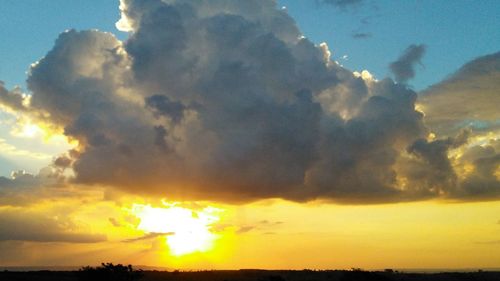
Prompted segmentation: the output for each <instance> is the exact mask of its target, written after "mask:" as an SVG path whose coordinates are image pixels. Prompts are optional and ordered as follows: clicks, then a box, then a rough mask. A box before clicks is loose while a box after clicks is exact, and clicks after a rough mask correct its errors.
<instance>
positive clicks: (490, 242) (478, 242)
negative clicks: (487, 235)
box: [474, 240, 500, 245]
mask: <svg viewBox="0 0 500 281" xmlns="http://www.w3.org/2000/svg"><path fill="white" fill-rule="evenodd" d="M474 244H478V245H500V240H490V241H477V242H475V243H474Z"/></svg>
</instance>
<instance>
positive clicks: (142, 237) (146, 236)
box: [122, 232, 175, 243]
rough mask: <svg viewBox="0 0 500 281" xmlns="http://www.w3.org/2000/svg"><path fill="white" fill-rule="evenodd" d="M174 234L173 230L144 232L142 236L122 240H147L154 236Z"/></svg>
mask: <svg viewBox="0 0 500 281" xmlns="http://www.w3.org/2000/svg"><path fill="white" fill-rule="evenodd" d="M174 234H175V233H174V232H165V233H162V232H152V233H148V234H145V235H143V236H140V237H136V238H130V239H125V240H123V241H122V242H125V243H131V242H137V241H144V240H149V239H153V238H156V237H159V236H169V235H174Z"/></svg>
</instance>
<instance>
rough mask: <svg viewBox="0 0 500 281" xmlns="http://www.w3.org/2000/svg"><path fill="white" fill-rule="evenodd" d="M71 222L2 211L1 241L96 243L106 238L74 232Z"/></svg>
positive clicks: (15, 211)
mask: <svg viewBox="0 0 500 281" xmlns="http://www.w3.org/2000/svg"><path fill="white" fill-rule="evenodd" d="M71 228H73V229H74V228H75V225H73V224H72V223H71V222H70V221H67V220H60V219H54V218H50V217H48V216H45V215H43V214H41V213H37V212H32V211H23V210H2V211H0V241H32V242H69V243H96V242H102V241H106V236H104V235H99V234H87V233H82V232H75V231H72V230H71Z"/></svg>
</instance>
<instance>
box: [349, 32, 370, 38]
mask: <svg viewBox="0 0 500 281" xmlns="http://www.w3.org/2000/svg"><path fill="white" fill-rule="evenodd" d="M370 37H372V34H371V33H365V32H356V33H354V34H352V38H354V39H368V38H370Z"/></svg>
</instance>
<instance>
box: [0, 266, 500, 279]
mask: <svg viewBox="0 0 500 281" xmlns="http://www.w3.org/2000/svg"><path fill="white" fill-rule="evenodd" d="M0 280H1V281H87V280H91V281H101V280H106V281H122V280H123V281H132V280H140V281H371V280H374V281H499V280H500V272H480V271H478V272H457V273H452V272H446V273H404V272H397V271H393V270H385V271H364V270H361V269H353V270H318V271H316V270H213V271H189V272H183V271H170V272H167V271H153V270H148V271H140V270H135V269H133V268H132V266H124V265H121V264H118V265H113V264H110V263H107V264H102V266H98V267H84V268H81V269H80V270H78V271H30V272H12V271H3V272H0Z"/></svg>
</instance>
